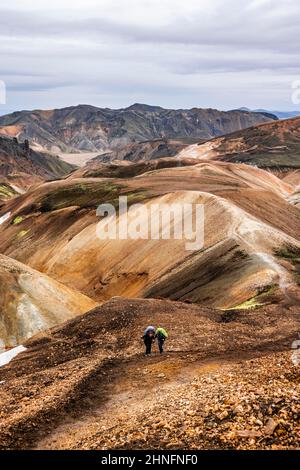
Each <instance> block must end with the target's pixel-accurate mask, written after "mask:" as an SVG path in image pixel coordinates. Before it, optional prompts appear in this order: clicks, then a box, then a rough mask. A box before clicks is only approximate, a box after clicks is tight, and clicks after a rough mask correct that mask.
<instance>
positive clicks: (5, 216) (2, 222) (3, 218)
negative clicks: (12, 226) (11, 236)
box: [0, 212, 11, 225]
mask: <svg viewBox="0 0 300 470" xmlns="http://www.w3.org/2000/svg"><path fill="white" fill-rule="evenodd" d="M10 216H11V212H7V214H4V215H2V217H0V225H2V224H4V222H6V220H8V219H9V218H10Z"/></svg>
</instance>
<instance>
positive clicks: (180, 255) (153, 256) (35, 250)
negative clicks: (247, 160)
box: [0, 159, 300, 308]
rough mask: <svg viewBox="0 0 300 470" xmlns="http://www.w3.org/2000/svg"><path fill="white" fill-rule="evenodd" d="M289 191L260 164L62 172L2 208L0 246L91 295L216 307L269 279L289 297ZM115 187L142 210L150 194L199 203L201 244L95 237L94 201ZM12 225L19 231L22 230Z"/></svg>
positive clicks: (293, 212)
mask: <svg viewBox="0 0 300 470" xmlns="http://www.w3.org/2000/svg"><path fill="white" fill-rule="evenodd" d="M170 160H172V159H170ZM178 163H179V160H178ZM293 190H294V189H293V186H292V185H289V184H287V183H285V182H284V181H282V180H280V179H279V178H277V177H276V176H275V175H272V174H270V173H268V172H266V171H263V170H260V169H257V168H252V167H250V166H247V165H238V164H231V163H218V162H211V163H208V162H203V163H200V164H198V165H193V166H182V167H179V166H176V167H172V168H162V169H154V170H153V169H151V171H149V172H147V168H146V173H144V174H140V175H139V176H136V177H133V178H129V179H126V178H121V179H120V178H95V177H87V178H82V177H81V178H77V179H76V178H72V177H70V178H67V179H66V180H62V181H55V182H51V183H45V184H42V185H40V186H39V187H36V188H33V189H32V190H31V191H29V192H28V193H27V194H25V195H24V196H21V197H19V198H18V199H16V200H15V201H12V202H9V203H7V204H6V205H5V206H4V207H3V208H2V210H1V211H0V216H1V215H5V213H6V214H9V218H8V219H7V220H6V221H5V222H4V223H3V224H2V226H1V230H0V249H1V251H2V252H3V253H5V254H7V255H8V256H11V257H13V258H16V259H18V260H20V261H22V262H24V263H26V264H27V263H28V264H29V265H30V266H31V267H33V268H35V269H38V270H39V271H42V272H45V273H47V274H48V275H49V276H51V277H53V278H54V279H56V280H58V281H60V282H62V283H64V284H66V285H68V286H70V287H72V288H74V289H77V290H79V291H81V292H82V293H84V294H86V295H88V296H90V297H92V298H94V299H95V300H97V301H102V300H106V299H108V298H110V297H112V296H114V295H123V296H126V297H137V296H139V297H141V296H146V297H149V296H151V297H157V296H162V297H168V298H172V299H176V300H189V301H193V302H198V303H204V304H207V305H215V306H218V307H223V308H229V307H236V306H238V305H240V304H243V303H244V302H247V301H250V300H251V302H252V303H253V304H254V305H255V304H260V303H261V302H263V301H264V295H262V294H264V293H265V292H269V291H270V290H272V289H273V288H274V289H277V290H279V292H281V295H286V294H287V293H288V295H289V296H293V295H294V291H295V292H296V290H297V269H299V265H298V264H297V263H298V261H297V260H298V258H299V249H300V243H299V232H300V216H299V209H297V207H295V206H293V205H292V204H290V203H289V198H290V196H291V195H293ZM120 195H127V196H128V197H129V202H130V204H132V203H134V202H144V203H145V204H146V207H147V208H148V209H149V208H150V206H151V204H152V203H154V204H157V203H171V204H172V203H180V204H182V203H191V204H193V208H195V207H196V204H203V205H204V209H205V237H204V246H203V247H202V248H201V249H198V250H196V251H194V252H190V251H187V250H186V241H185V240H174V239H173V238H171V239H170V240H162V239H160V240H151V239H142V240H131V239H127V240H99V239H98V238H97V236H96V228H97V224H98V222H99V218H97V216H96V208H97V207H98V205H99V204H100V203H102V202H103V203H108V202H111V203H113V204H115V205H116V204H117V202H118V197H119V196H120ZM15 221H18V223H17V224H16V223H15ZM145 222H146V220H145V221H143V225H144V226H145ZM20 231H25V232H26V235H25V236H24V237H22V239H18V233H20ZM27 234H28V235H27ZM261 295H262V297H261Z"/></svg>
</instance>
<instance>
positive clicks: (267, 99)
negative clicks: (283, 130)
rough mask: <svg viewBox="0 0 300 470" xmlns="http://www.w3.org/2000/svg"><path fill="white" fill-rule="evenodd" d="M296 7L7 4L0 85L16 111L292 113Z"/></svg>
mask: <svg viewBox="0 0 300 470" xmlns="http://www.w3.org/2000/svg"><path fill="white" fill-rule="evenodd" d="M299 23H300V2H299V0H47V1H45V0H39V2H37V1H34V0H10V1H9V2H1V6H0V36H1V42H0V58H1V60H0V80H3V81H4V82H5V83H6V86H7V103H6V105H0V113H1V114H3V113H5V112H10V111H12V110H15V109H34V108H54V107H56V108H57V107H63V106H69V105H74V104H78V103H88V104H94V105H96V106H103V107H112V108H119V107H125V106H127V105H130V104H132V103H134V102H142V103H148V104H156V105H161V106H164V107H170V108H180V107H185V108H190V107H193V106H198V107H214V108H220V109H231V108H236V107H241V106H247V107H249V108H261V107H263V108H267V109H281V110H295V109H296V108H297V107H298V108H299V107H300V106H299V105H298V106H297V105H295V104H293V102H292V99H291V95H292V83H293V81H295V80H300V60H299V59H300V34H299V26H300V25H299Z"/></svg>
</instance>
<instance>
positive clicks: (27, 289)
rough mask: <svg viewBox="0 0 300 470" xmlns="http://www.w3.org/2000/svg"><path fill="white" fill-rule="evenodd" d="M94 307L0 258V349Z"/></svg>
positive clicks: (75, 295)
mask: <svg viewBox="0 0 300 470" xmlns="http://www.w3.org/2000/svg"><path fill="white" fill-rule="evenodd" d="M95 306H96V303H95V302H94V301H92V300H91V299H89V298H88V297H86V296H84V295H82V294H80V293H79V292H75V291H74V290H72V289H70V288H68V287H65V286H64V285H62V284H60V283H58V282H56V281H54V280H53V279H50V278H49V277H48V276H45V275H44V274H41V273H39V272H38V271H35V270H33V269H30V268H29V267H27V266H25V265H23V264H21V263H18V262H17V261H15V260H12V259H10V258H8V257H6V256H3V255H0V349H3V348H6V347H13V346H16V345H17V344H21V343H22V342H23V341H25V340H26V339H28V338H30V337H31V336H33V335H34V334H36V333H37V332H39V331H44V330H46V329H48V328H50V327H52V326H54V325H57V324H59V323H63V322H64V321H66V320H69V319H71V318H73V317H74V316H75V315H78V314H80V313H84V312H87V311H88V310H90V309H92V308H93V307H95Z"/></svg>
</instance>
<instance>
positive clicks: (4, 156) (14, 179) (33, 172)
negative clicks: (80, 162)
mask: <svg viewBox="0 0 300 470" xmlns="http://www.w3.org/2000/svg"><path fill="white" fill-rule="evenodd" d="M74 168H75V167H74V166H73V165H69V164H68V163H66V162H64V161H63V160H61V159H60V158H58V157H56V156H54V155H50V154H48V153H45V152H38V151H35V150H32V149H31V148H30V147H29V146H28V145H27V144H26V143H24V144H20V143H18V141H17V140H16V139H13V138H10V137H6V136H0V176H1V177H2V178H5V179H6V182H7V183H15V184H16V185H17V186H18V187H19V188H25V189H27V188H28V187H29V186H30V185H31V184H34V183H38V182H41V181H43V180H50V179H56V178H61V177H63V176H66V175H67V174H68V173H70V172H71V171H72V170H74Z"/></svg>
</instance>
